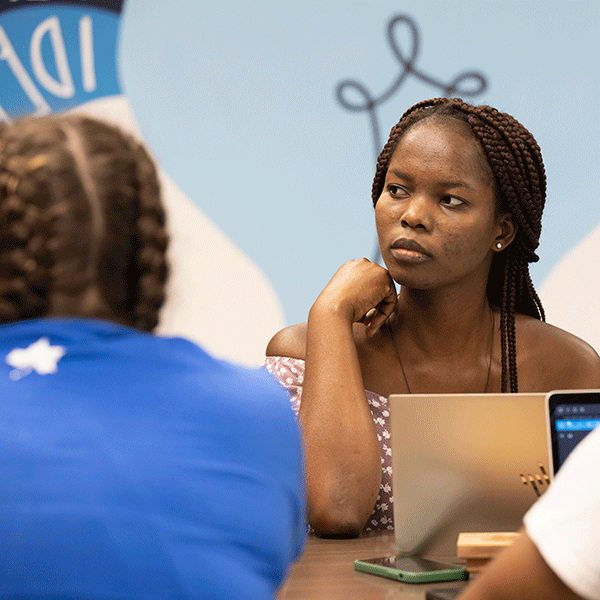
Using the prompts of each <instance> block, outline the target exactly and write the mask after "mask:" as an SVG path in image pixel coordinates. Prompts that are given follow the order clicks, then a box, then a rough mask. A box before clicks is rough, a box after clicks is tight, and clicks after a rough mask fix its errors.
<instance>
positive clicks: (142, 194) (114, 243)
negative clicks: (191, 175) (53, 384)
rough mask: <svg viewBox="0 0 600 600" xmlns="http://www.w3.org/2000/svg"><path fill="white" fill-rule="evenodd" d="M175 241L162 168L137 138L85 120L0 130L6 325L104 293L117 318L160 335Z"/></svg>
mask: <svg viewBox="0 0 600 600" xmlns="http://www.w3.org/2000/svg"><path fill="white" fill-rule="evenodd" d="M167 242H168V238H167V234H166V228H165V213H164V210H163V207H162V204H161V200H160V187H159V183H158V179H157V174H156V170H155V167H154V164H153V161H152V159H151V158H150V156H149V154H148V152H147V151H146V150H145V149H144V147H143V146H142V145H141V144H140V143H138V142H137V141H135V140H134V139H133V138H132V137H130V136H128V135H125V134H124V133H123V132H121V131H120V130H119V129H118V128H117V127H114V126H112V125H109V124H107V123H104V122H101V121H98V120H96V119H92V118H89V117H84V116H56V117H50V118H39V119H35V118H30V119H23V120H21V121H17V122H15V123H14V124H11V125H2V126H1V127H0V323H9V322H12V321H17V320H21V319H31V318H38V317H43V316H45V315H48V314H51V313H52V307H53V299H54V298H55V297H56V295H57V294H62V295H67V296H70V297H77V295H78V294H82V293H84V292H85V290H86V289H87V288H88V287H89V286H91V285H96V286H97V289H98V291H99V293H100V296H101V300H102V302H103V305H104V306H105V307H107V309H106V308H105V309H104V310H105V311H106V312H107V315H108V317H109V318H112V319H114V320H117V321H118V322H122V323H124V324H126V325H129V326H132V327H136V328H138V329H141V330H143V331H152V329H154V327H155V326H156V325H157V323H158V313H159V309H160V307H161V306H162V304H163V301H164V298H165V292H164V288H165V281H166V277H167V271H168V269H167V261H166V248H167ZM80 316H95V315H86V314H85V313H82V314H81V315H80Z"/></svg>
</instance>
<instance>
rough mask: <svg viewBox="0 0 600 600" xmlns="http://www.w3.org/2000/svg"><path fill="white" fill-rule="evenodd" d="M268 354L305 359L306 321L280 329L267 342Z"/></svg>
mask: <svg viewBox="0 0 600 600" xmlns="http://www.w3.org/2000/svg"><path fill="white" fill-rule="evenodd" d="M266 355H267V356H289V357H290V358H299V359H302V360H304V357H305V355H306V323H298V324H297V325H290V326H289V327H285V328H284V329H282V330H281V331H278V332H277V333H276V334H275V335H274V336H273V337H272V338H271V341H270V342H269V343H268V344H267V350H266Z"/></svg>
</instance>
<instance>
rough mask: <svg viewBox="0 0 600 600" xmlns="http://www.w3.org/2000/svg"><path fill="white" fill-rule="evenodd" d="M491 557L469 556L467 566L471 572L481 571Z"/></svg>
mask: <svg viewBox="0 0 600 600" xmlns="http://www.w3.org/2000/svg"><path fill="white" fill-rule="evenodd" d="M491 560H492V559H491V558H467V560H466V564H465V567H466V569H467V571H468V572H469V573H470V574H474V573H481V571H483V569H484V568H485V567H486V566H487V564H488V563H489V562H490V561H491Z"/></svg>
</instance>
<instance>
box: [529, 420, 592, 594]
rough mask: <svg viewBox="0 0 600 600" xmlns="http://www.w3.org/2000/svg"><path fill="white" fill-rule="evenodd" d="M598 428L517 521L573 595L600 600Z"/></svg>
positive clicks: (571, 455) (570, 456) (577, 447)
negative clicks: (520, 522) (546, 489)
mask: <svg viewBox="0 0 600 600" xmlns="http://www.w3.org/2000/svg"><path fill="white" fill-rule="evenodd" d="M599 465H600V427H598V428H596V430H594V431H592V432H590V433H589V434H588V435H587V436H586V437H585V438H584V439H583V440H582V441H581V442H580V443H579V444H578V445H577V446H576V447H575V449H574V450H573V451H572V452H571V454H570V455H569V458H568V459H567V460H566V461H565V463H564V464H563V466H562V467H561V469H560V471H559V472H558V474H557V476H556V478H555V479H554V481H553V482H552V484H551V485H550V488H549V489H548V491H547V492H546V493H545V494H544V495H543V496H542V497H541V498H540V499H539V500H538V501H537V502H536V503H535V504H534V505H533V506H532V507H531V508H530V509H529V511H528V512H527V514H526V515H525V517H524V519H523V521H524V524H525V528H526V529H527V533H528V535H529V537H530V538H531V539H532V540H533V543H534V544H535V545H536V546H537V548H538V550H539V552H540V554H541V555H542V556H543V557H544V560H545V561H546V563H547V564H548V566H549V567H550V568H551V569H552V570H553V571H554V572H555V573H556V575H558V577H560V579H561V580H562V581H563V582H564V583H565V585H567V586H568V587H569V588H571V589H572V590H573V591H574V592H575V593H577V594H579V595H580V596H582V597H584V598H586V599H588V600H600V468H599Z"/></svg>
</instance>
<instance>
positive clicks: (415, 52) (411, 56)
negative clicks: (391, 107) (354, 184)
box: [335, 14, 488, 262]
mask: <svg viewBox="0 0 600 600" xmlns="http://www.w3.org/2000/svg"><path fill="white" fill-rule="evenodd" d="M401 25H405V26H406V27H407V28H408V30H409V34H410V39H411V41H412V47H411V49H410V52H409V53H408V55H407V56H405V55H404V54H403V52H402V49H401V48H400V45H399V43H398V41H397V39H396V31H397V28H398V27H399V26H401ZM387 38H388V42H389V45H390V48H391V49H392V52H393V53H394V56H395V57H396V58H397V59H398V62H399V63H400V65H401V66H402V70H401V71H400V74H399V75H398V77H397V78H396V80H395V81H394V82H393V83H392V85H391V86H390V87H389V88H388V89H387V90H385V91H384V92H383V93H381V94H380V95H379V96H377V97H375V96H373V95H372V94H371V92H370V91H369V90H368V89H367V88H366V86H364V85H363V84H362V83H360V81H356V80H352V79H345V80H344V81H341V82H340V83H338V85H337V86H336V89H335V94H336V97H337V100H338V102H339V103H340V104H341V105H342V107H343V108H345V109H346V110H349V111H352V112H366V113H368V115H369V120H370V121H371V129H372V133H373V147H374V151H375V161H377V157H378V156H379V153H380V152H381V148H382V144H381V134H380V130H379V121H378V119H377V107H378V106H380V105H381V104H383V103H384V102H387V101H388V100H389V99H390V98H391V97H392V96H393V95H394V94H395V93H396V92H397V91H398V90H399V89H400V87H401V86H402V84H403V83H404V81H405V80H406V79H407V78H408V77H409V76H410V75H412V76H413V77H416V78H417V79H420V80H421V81H424V82H425V83H428V84H430V85H431V86H432V87H434V88H437V89H438V90H439V91H440V92H441V94H442V95H443V96H445V97H449V96H459V97H461V98H472V97H474V96H478V95H480V94H482V93H483V92H484V91H485V90H486V89H487V87H488V81H487V79H486V77H485V75H483V74H482V73H479V72H477V71H463V72H461V73H459V74H458V75H456V76H455V77H454V78H453V79H451V80H450V81H449V82H448V83H444V82H443V81H441V80H440V79H437V78H435V77H433V76H432V75H429V74H427V73H425V72H423V71H419V70H418V68H417V66H416V62H417V58H418V56H419V50H420V48H419V46H420V37H419V30H418V29H417V25H416V23H415V22H414V20H413V19H412V18H411V17H409V16H408V15H405V14H400V15H395V16H394V17H392V18H391V19H390V21H389V23H388V26H387ZM349 90H352V91H354V92H358V94H359V95H361V96H362V98H363V99H364V101H363V102H362V103H352V102H351V101H350V100H349V99H348V97H347V92H348V91H349ZM375 248H376V250H375V258H374V259H373V260H374V262H377V261H379V258H380V254H379V245H378V244H377V243H376V244H375Z"/></svg>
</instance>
